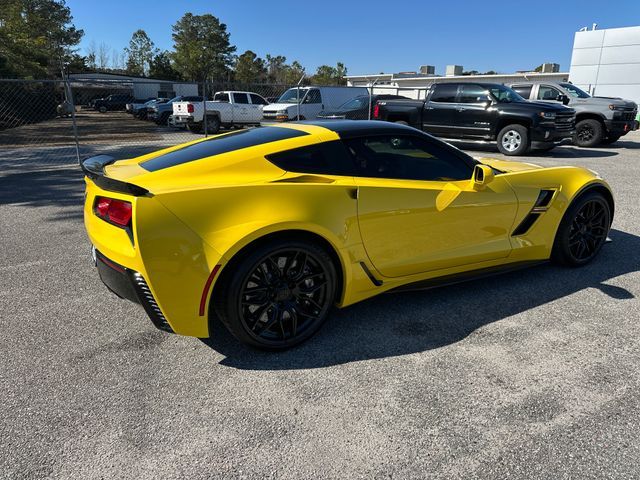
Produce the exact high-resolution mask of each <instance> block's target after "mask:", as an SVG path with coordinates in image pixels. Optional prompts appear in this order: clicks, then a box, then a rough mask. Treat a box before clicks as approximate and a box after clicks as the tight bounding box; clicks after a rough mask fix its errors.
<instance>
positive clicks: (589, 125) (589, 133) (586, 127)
mask: <svg viewBox="0 0 640 480" xmlns="http://www.w3.org/2000/svg"><path fill="white" fill-rule="evenodd" d="M602 140H604V126H603V125H602V123H601V122H599V121H598V120H594V119H593V118H587V119H586V120H580V121H579V122H578V123H576V133H575V134H574V135H573V144H574V145H576V146H578V147H595V146H596V145H600V143H602Z"/></svg>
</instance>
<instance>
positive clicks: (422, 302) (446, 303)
mask: <svg viewBox="0 0 640 480" xmlns="http://www.w3.org/2000/svg"><path fill="white" fill-rule="evenodd" d="M610 237H611V239H612V240H613V242H612V243H608V244H606V245H605V246H604V247H603V250H602V251H601V253H600V255H599V256H598V258H597V259H596V260H595V261H593V262H592V263H591V264H589V265H587V266H585V267H582V268H575V269H572V268H560V267H556V266H554V265H551V264H545V265H541V266H538V267H535V268H530V269H526V270H520V271H517V272H512V273H508V274H504V275H499V276H495V277H493V278H492V279H491V281H486V279H484V280H475V281H471V282H467V283H463V284H458V285H454V286H448V287H442V288H436V289H432V290H426V291H415V292H405V293H389V294H384V295H380V296H379V297H375V298H373V299H370V300H366V301H364V302H361V303H359V304H356V305H353V306H351V307H347V308H345V309H343V310H335V311H333V312H332V314H331V315H330V318H329V320H328V321H327V323H326V324H325V325H324V326H323V327H322V329H321V330H320V332H319V333H318V334H317V335H316V336H315V337H312V338H311V339H309V340H308V341H307V342H305V343H304V344H302V345H300V346H298V347H296V348H293V349H291V350H288V351H285V352H279V353H270V352H263V351H259V350H255V349H252V348H250V347H247V346H245V345H243V344H240V343H239V342H238V341H237V340H235V339H234V338H233V337H232V336H231V335H230V334H229V333H228V332H227V330H226V329H225V328H224V327H223V326H222V325H221V324H219V322H218V323H214V326H213V332H212V337H211V338H209V339H203V340H202V341H203V342H204V343H205V344H206V345H208V346H209V347H210V348H212V349H214V350H215V351H217V352H219V353H221V354H223V355H224V356H225V358H224V359H223V360H222V361H221V362H220V363H221V364H222V365H226V366H229V367H233V368H238V369H246V370H291V369H294V370H295V369H308V368H322V367H327V366H332V365H340V364H345V363H350V362H356V361H362V360H371V359H377V358H385V357H392V356H399V355H407V354H411V353H417V352H423V351H426V350H431V349H436V348H440V347H444V346H447V345H450V344H453V343H456V342H459V341H461V340H463V339H464V338H466V337H467V336H468V335H470V334H471V333H473V332H474V331H476V330H477V329H479V328H481V327H483V326H484V325H488V324H490V323H493V322H497V321H499V320H502V319H505V318H508V317H511V316H513V315H517V314H519V313H521V312H525V311H527V310H530V309H533V308H536V307H538V306H540V305H544V304H546V303H549V302H553V301H554V300H557V299H560V298H562V297H565V296H568V295H571V294H573V293H576V292H578V291H581V290H583V289H586V288H596V289H598V290H600V291H601V292H602V293H604V294H606V295H608V296H609V297H611V298H613V299H616V300H619V301H627V300H629V299H632V298H634V295H633V293H631V292H629V291H628V290H626V289H624V288H622V287H619V286H616V285H612V284H608V283H607V282H608V281H609V280H611V279H614V278H616V277H619V276H620V275H624V274H626V273H630V272H635V271H638V270H640V256H639V255H638V251H640V237H638V236H635V235H632V234H629V233H625V232H622V231H618V230H612V231H611V234H610ZM567 315H569V314H568V313H567Z"/></svg>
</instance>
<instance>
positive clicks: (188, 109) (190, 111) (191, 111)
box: [187, 104, 193, 113]
mask: <svg viewBox="0 0 640 480" xmlns="http://www.w3.org/2000/svg"><path fill="white" fill-rule="evenodd" d="M187 112H189V113H193V105H191V104H188V105H187Z"/></svg>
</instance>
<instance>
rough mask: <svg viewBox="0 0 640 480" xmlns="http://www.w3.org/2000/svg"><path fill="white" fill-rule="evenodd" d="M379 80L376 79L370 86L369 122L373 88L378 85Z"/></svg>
mask: <svg viewBox="0 0 640 480" xmlns="http://www.w3.org/2000/svg"><path fill="white" fill-rule="evenodd" d="M377 81H378V79H377V78H376V79H375V80H374V81H373V83H372V84H370V86H369V118H368V119H367V120H371V103H372V102H373V87H374V85H375V84H376V82H377Z"/></svg>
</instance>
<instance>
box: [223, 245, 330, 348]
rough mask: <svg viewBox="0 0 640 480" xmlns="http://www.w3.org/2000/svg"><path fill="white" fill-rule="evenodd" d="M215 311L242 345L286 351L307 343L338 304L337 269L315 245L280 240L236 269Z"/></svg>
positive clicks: (226, 278) (225, 277) (256, 251)
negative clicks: (336, 298) (336, 301)
mask: <svg viewBox="0 0 640 480" xmlns="http://www.w3.org/2000/svg"><path fill="white" fill-rule="evenodd" d="M230 268H231V269H232V270H231V271H230V272H229V273H228V274H227V275H223V277H222V278H221V279H220V280H221V286H220V290H219V291H217V292H216V294H215V295H214V302H212V303H213V305H214V311H215V313H216V314H217V315H218V317H219V318H220V319H221V320H222V322H223V323H224V324H225V325H226V326H227V328H228V329H229V331H230V332H231V333H232V334H233V335H234V336H235V337H236V338H237V339H238V340H240V341H242V342H244V343H247V344H249V345H252V346H254V347H258V348H263V349H268V350H282V349H286V348H290V347H293V346H294V345H298V344H299V343H301V342H303V341H305V340H307V339H308V338H309V337H311V336H312V335H313V334H314V333H316V332H317V331H318V329H319V328H320V327H321V326H322V324H323V323H324V321H325V320H326V318H327V314H328V313H329V310H330V308H331V306H332V305H333V303H334V301H335V295H336V269H335V266H334V264H333V261H332V260H331V257H330V256H329V254H328V253H327V252H326V251H325V250H324V249H323V248H322V247H320V246H318V245H316V244H314V243H306V242H301V241H286V242H283V241H280V240H274V241H271V242H268V243H265V244H263V245H261V246H259V247H258V248H256V249H254V250H252V251H250V252H249V253H248V254H247V255H246V256H245V257H244V258H242V260H240V261H239V262H237V263H233V264H232V265H230Z"/></svg>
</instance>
